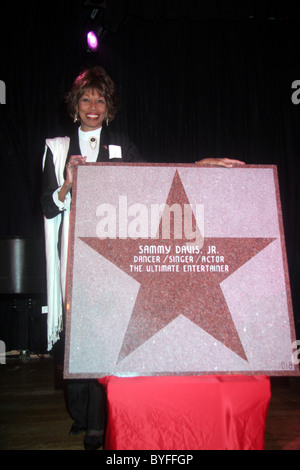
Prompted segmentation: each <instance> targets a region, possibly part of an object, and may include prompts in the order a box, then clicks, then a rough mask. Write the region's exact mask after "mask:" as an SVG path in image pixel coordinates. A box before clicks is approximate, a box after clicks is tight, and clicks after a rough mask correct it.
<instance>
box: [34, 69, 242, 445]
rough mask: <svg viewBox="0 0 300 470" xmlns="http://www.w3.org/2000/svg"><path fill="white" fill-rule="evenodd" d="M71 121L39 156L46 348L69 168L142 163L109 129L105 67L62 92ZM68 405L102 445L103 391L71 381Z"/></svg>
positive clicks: (58, 299) (53, 331) (111, 103)
mask: <svg viewBox="0 0 300 470" xmlns="http://www.w3.org/2000/svg"><path fill="white" fill-rule="evenodd" d="M67 105H68V110H69V114H70V116H71V117H72V118H73V120H74V123H77V122H79V123H80V126H77V127H76V129H75V132H74V133H73V134H72V135H71V136H70V137H63V138H61V137H58V138H55V139H48V140H46V148H45V154H44V158H43V192H42V206H43V212H44V215H45V218H44V220H45V240H46V259H47V294H48V348H49V350H50V349H51V348H52V347H53V345H54V344H55V343H56V342H57V341H58V340H59V338H60V333H61V331H62V329H63V307H62V306H63V303H64V293H65V282H66V260H67V247H68V231H69V213H70V203H71V189H72V184H73V171H74V168H75V167H76V166H77V165H82V164H84V163H85V162H114V161H115V162H141V161H142V158H141V156H140V154H139V152H138V150H137V148H136V146H135V145H134V144H132V143H131V142H130V141H129V140H128V139H127V138H126V137H124V136H122V135H121V134H119V133H116V132H112V131H110V129H109V122H110V121H112V120H113V119H114V118H115V115H116V112H117V97H116V86H115V84H114V82H113V81H112V80H111V78H110V77H109V76H108V75H107V73H106V72H105V70H104V69H103V68H101V67H94V68H92V69H88V70H86V71H85V72H83V73H82V74H81V75H79V76H78V77H77V79H76V80H75V82H74V84H73V86H72V88H71V91H70V92H69V94H68V95H67ZM236 163H242V162H239V161H237V160H229V159H222V158H219V159H204V160H202V161H200V162H197V164H198V165H218V166H225V167H231V166H233V165H234V164H236ZM68 405H69V410H70V413H71V415H72V417H73V419H74V424H73V426H72V428H71V431H70V433H71V434H74V433H77V432H79V431H82V430H84V429H86V431H87V432H86V435H85V438H84V445H85V448H86V449H96V448H98V447H100V446H101V445H102V444H103V439H104V427H105V422H104V421H105V395H104V392H103V389H102V388H101V386H100V385H99V384H98V382H97V381H83V382H81V381H70V382H69V385H68Z"/></svg>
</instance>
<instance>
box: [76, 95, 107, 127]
mask: <svg viewBox="0 0 300 470" xmlns="http://www.w3.org/2000/svg"><path fill="white" fill-rule="evenodd" d="M77 111H78V114H79V118H80V121H81V129H82V130H83V131H84V132H87V131H92V130H95V129H99V128H100V127H101V126H102V122H103V120H104V119H106V116H107V105H106V101H105V98H104V97H103V96H101V95H100V94H99V92H98V91H97V90H95V89H90V88H89V89H87V90H85V92H84V94H83V95H82V97H81V98H80V99H79V101H78V108H77Z"/></svg>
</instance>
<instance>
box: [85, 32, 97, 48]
mask: <svg viewBox="0 0 300 470" xmlns="http://www.w3.org/2000/svg"><path fill="white" fill-rule="evenodd" d="M87 43H88V46H89V48H90V49H91V50H92V51H96V50H97V49H98V45H99V44H98V38H97V36H96V34H95V33H94V31H89V32H88V34H87Z"/></svg>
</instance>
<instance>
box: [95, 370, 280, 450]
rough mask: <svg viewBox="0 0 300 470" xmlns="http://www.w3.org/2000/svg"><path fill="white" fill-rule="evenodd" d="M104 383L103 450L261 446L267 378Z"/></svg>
mask: <svg viewBox="0 0 300 470" xmlns="http://www.w3.org/2000/svg"><path fill="white" fill-rule="evenodd" d="M100 381H101V382H102V383H104V384H105V385H106V387H107V400H108V426H107V435H106V444H105V449H106V450H196V449H197V450H242V449H243V450H251V449H253V450H254V449H255V450H262V449H264V432H265V420H266V416H267V411H268V405H269V401H270V398H271V390H270V380H269V378H268V377H266V376H241V375H237V376H235V375H233V376H229V375H227V376H224V375H223V376H211V375H207V376H200V377H198V376H187V377H185V376H164V377H135V378H117V377H106V378H105V379H101V380H100Z"/></svg>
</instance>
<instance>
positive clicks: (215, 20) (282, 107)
mask: <svg viewBox="0 0 300 470" xmlns="http://www.w3.org/2000/svg"><path fill="white" fill-rule="evenodd" d="M95 3H97V2H93V1H91V0H87V1H85V2H84V1H78V0H77V1H68V2H67V1H63V0H57V1H54V0H53V1H51V2H47V1H45V2H44V1H43V2H42V1H27V2H17V3H16V4H11V6H10V5H5V3H3V2H2V4H1V7H0V14H1V20H2V21H1V23H2V25H3V26H2V29H1V32H0V38H1V61H0V80H3V81H4V82H5V84H6V104H2V105H1V106H0V158H1V173H0V174H1V179H0V187H1V199H0V200H1V204H2V206H1V214H2V217H1V229H0V237H2V238H3V237H15V236H21V237H43V224H42V215H41V208H40V202H39V201H40V181H41V162H42V155H43V150H44V142H45V139H46V138H47V137H54V136H57V135H65V134H66V133H67V132H68V129H69V126H70V125H71V122H70V121H69V119H68V118H67V116H66V113H65V110H64V94H65V93H66V92H67V91H68V89H69V87H70V85H71V83H72V81H73V79H74V78H75V77H76V75H77V74H78V73H79V72H80V71H81V70H82V69H83V68H84V67H85V66H90V65H94V64H95V65H96V64H97V65H102V66H104V67H105V68H106V70H107V71H108V72H109V73H110V75H111V76H112V78H113V79H114V80H115V82H116V83H117V85H118V88H119V97H120V104H121V106H120V111H119V113H118V116H117V118H116V121H115V122H114V123H112V126H114V127H115V128H116V129H118V130H122V131H124V132H126V133H128V134H129V136H130V137H131V139H132V140H133V141H134V142H135V143H136V144H137V145H138V147H139V149H140V151H141V153H142V154H143V155H144V157H145V158H146V159H147V160H149V161H152V162H194V161H195V160H198V159H201V158H204V157H208V156H213V157H215V156H222V157H231V158H239V159H241V160H244V161H245V162H246V163H249V164H274V165H277V166H278V172H279V182H280V189H281V198H282V209H283V218H284V227H285V236H286V245H287V253H288V261H289V269H290V278H291V287H292V294H293V302H294V312H295V317H296V320H297V321H299V320H300V313H299V310H300V309H299V291H300V288H299V266H300V254H299V252H300V250H299V235H300V229H299V206H298V201H299V187H300V181H299V169H300V165H299V161H300V143H299V136H300V104H299V105H297V104H295V103H293V101H292V94H293V92H295V90H294V89H293V88H292V84H293V82H294V81H296V80H300V61H299V51H300V22H299V19H300V5H299V6H298V4H297V2H288V1H255V0H253V1H230V0H228V1H226V0H225V1H208V0H207V1H193V0H185V1H183V0H173V1H168V0H165V1H163V0H156V1H155V0H153V1H150V0H136V1H125V0H124V1H121V0H107V1H106V8H104V9H103V10H101V9H100V10H99V11H98V15H97V17H96V19H95V21H96V22H97V24H98V25H99V24H101V25H103V26H104V28H105V34H104V35H103V37H102V44H101V48H100V50H99V51H98V52H97V53H96V54H92V53H89V52H87V50H86V46H85V36H84V33H85V30H86V28H87V26H88V23H89V22H90V21H91V19H90V15H91V12H92V10H93V8H95V7H97V5H95ZM98 3H102V4H105V2H98ZM298 3H299V2H298ZM84 4H89V6H86V5H84ZM299 96H300V94H299ZM297 326H298V325H297ZM298 336H299V333H298Z"/></svg>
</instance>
